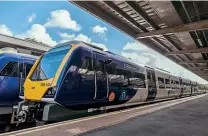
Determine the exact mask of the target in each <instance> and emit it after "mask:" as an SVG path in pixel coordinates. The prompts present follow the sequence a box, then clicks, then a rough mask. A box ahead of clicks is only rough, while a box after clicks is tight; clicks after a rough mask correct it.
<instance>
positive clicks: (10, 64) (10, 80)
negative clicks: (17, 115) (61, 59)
mask: <svg viewBox="0 0 208 136" xmlns="http://www.w3.org/2000/svg"><path fill="white" fill-rule="evenodd" d="M35 60H36V57H34V56H30V55H24V54H20V53H17V51H16V50H15V49H13V48H2V49H0V126H4V125H5V124H6V123H8V122H9V121H10V116H11V114H12V109H13V106H14V105H17V104H18V102H20V101H21V99H20V98H19V93H20V90H21V89H22V88H23V83H24V80H25V78H26V76H27V74H28V73H29V71H30V69H31V67H32V65H33V63H34V62H35Z"/></svg>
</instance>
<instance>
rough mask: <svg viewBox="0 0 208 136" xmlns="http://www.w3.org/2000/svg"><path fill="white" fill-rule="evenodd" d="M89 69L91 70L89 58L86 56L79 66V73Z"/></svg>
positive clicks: (84, 72)
mask: <svg viewBox="0 0 208 136" xmlns="http://www.w3.org/2000/svg"><path fill="white" fill-rule="evenodd" d="M89 70H92V63H91V59H90V58H88V57H86V58H85V59H84V61H83V62H82V65H81V67H80V68H79V73H82V74H86V73H87V72H88V71H89Z"/></svg>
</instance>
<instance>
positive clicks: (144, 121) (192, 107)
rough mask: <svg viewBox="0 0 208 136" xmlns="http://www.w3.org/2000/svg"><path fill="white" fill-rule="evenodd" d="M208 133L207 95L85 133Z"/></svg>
mask: <svg viewBox="0 0 208 136" xmlns="http://www.w3.org/2000/svg"><path fill="white" fill-rule="evenodd" d="M127 135H128V136H208V96H205V97H203V98H200V99H195V100H192V101H189V102H186V103H183V104H179V105H176V106H173V107H169V108H167V109H163V110H160V111H158V112H154V113H151V114H148V115H144V116H139V117H135V118H132V119H129V120H128V121H125V122H123V123H120V124H117V125H113V126H110V127H105V128H102V129H98V130H95V131H90V132H87V133H84V134H83V135H82V136H127Z"/></svg>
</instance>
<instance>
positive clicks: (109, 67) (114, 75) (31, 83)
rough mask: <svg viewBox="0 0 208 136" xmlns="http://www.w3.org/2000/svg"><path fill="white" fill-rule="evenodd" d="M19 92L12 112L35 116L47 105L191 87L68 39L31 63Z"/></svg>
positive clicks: (114, 101)
mask: <svg viewBox="0 0 208 136" xmlns="http://www.w3.org/2000/svg"><path fill="white" fill-rule="evenodd" d="M22 94H24V96H23V95H22V96H21V97H24V100H25V103H22V105H24V106H22V105H21V106H20V107H19V108H20V109H19V110H18V111H20V113H21V111H22V113H24V114H22V113H21V114H19V113H17V114H19V116H18V118H19V119H21V118H26V117H23V116H22V115H24V116H32V117H36V114H37V111H38V112H40V111H41V112H42V113H40V114H39V115H41V114H42V115H45V113H47V111H44V110H45V109H47V110H48V109H49V108H44V107H45V105H47V104H48V103H53V104H55V105H57V104H58V105H61V106H63V107H65V108H68V109H72V110H84V109H89V108H99V107H104V106H113V105H122V104H127V103H137V102H144V101H153V100H156V99H165V98H171V97H173V98H175V97H180V96H183V95H190V94H191V86H190V80H186V79H183V78H180V77H177V76H175V75H172V74H171V73H168V72H164V71H162V70H158V69H153V68H151V67H143V66H140V65H138V64H135V63H133V62H132V60H131V59H127V58H125V57H122V56H120V55H116V54H114V53H111V52H106V51H103V50H102V49H100V48H98V47H96V46H93V45H91V44H88V43H84V42H79V41H71V42H67V43H63V44H60V45H57V46H55V47H54V48H53V49H51V50H49V51H48V52H46V53H45V54H44V55H43V56H41V57H40V58H39V59H38V60H37V61H36V63H35V64H34V65H33V67H32V69H31V71H30V72H29V74H28V76H27V79H26V81H25V84H24V92H22ZM21 107H24V109H22V108H21ZM25 107H26V108H25ZM31 108H32V109H33V110H32V112H33V113H30V112H31V110H30V109H31ZM25 110H26V111H25ZM43 112H45V113H44V114H43ZM28 113H30V114H28ZM32 117H29V118H30V119H31V118H32ZM33 119H34V118H33Z"/></svg>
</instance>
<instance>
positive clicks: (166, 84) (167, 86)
mask: <svg viewBox="0 0 208 136" xmlns="http://www.w3.org/2000/svg"><path fill="white" fill-rule="evenodd" d="M165 86H166V88H171V86H170V79H165Z"/></svg>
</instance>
